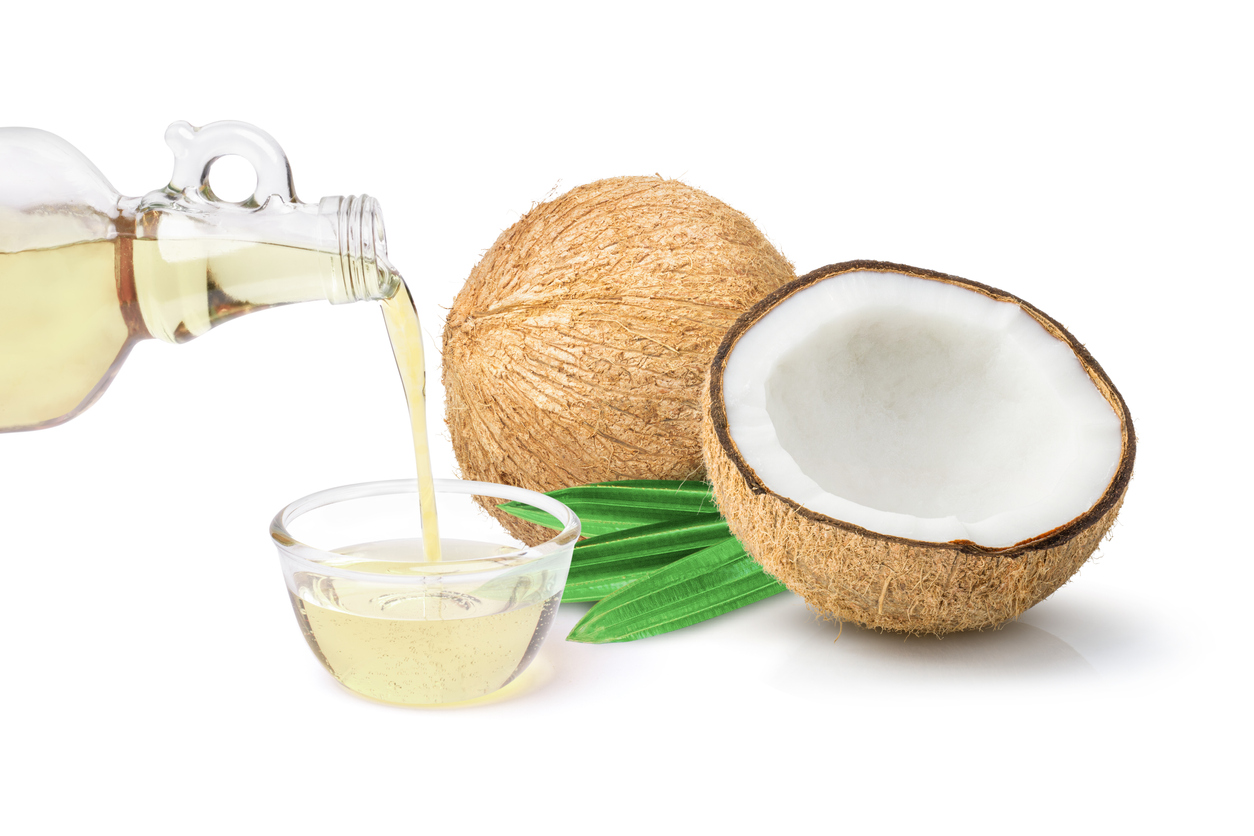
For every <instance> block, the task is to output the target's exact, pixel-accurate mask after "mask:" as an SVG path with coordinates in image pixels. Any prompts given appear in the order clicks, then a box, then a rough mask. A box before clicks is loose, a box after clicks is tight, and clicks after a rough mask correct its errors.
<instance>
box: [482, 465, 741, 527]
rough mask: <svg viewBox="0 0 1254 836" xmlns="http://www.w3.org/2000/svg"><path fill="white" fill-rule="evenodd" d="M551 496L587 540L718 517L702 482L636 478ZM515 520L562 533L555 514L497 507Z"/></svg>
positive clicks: (516, 505) (517, 506)
mask: <svg viewBox="0 0 1254 836" xmlns="http://www.w3.org/2000/svg"><path fill="white" fill-rule="evenodd" d="M548 496H551V497H553V498H554V499H556V500H558V501H559V502H562V503H564V504H565V505H567V506H568V507H569V508H570V509H571V510H572V511H574V512H575V513H576V514H577V515H578V516H579V521H580V523H581V524H582V533H583V536H585V537H589V538H591V537H599V536H601V535H603V534H610V533H612V532H615V531H624V530H626V529H629V528H634V527H636V526H640V525H650V524H652V523H660V522H668V521H673V520H678V519H683V518H684V517H686V516H688V515H690V514H701V513H707V514H708V513H711V512H717V511H718V508H717V507H716V506H715V504H714V497H713V494H712V493H711V491H710V486H709V485H707V484H706V483H704V482H672V481H664V480H656V479H645V480H641V479H637V480H628V481H622V482H600V483H597V484H594V485H580V486H579V487H574V488H562V489H561V490H556V491H549V493H548ZM497 507H498V508H500V509H501V510H503V511H506V512H507V513H510V514H513V515H514V516H515V517H518V518H520V519H524V520H527V521H528V522H533V523H536V524H538V525H543V526H546V527H548V528H561V526H560V525H558V522H557V519H556V518H554V517H553V516H552V515H550V514H548V513H546V512H544V511H541V510H540V509H539V508H535V507H532V506H530V505H527V504H525V503H521V502H504V503H502V504H500V505H498V506H497Z"/></svg>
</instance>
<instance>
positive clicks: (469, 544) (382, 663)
mask: <svg viewBox="0 0 1254 836" xmlns="http://www.w3.org/2000/svg"><path fill="white" fill-rule="evenodd" d="M435 491H436V508H437V513H438V515H439V527H440V544H441V551H442V554H441V559H440V560H438V561H427V560H426V558H425V556H424V554H423V548H422V524H421V514H420V513H419V510H418V496H417V485H416V483H415V482H414V481H413V480H403V479H402V480H396V481H390V482H369V483H365V484H359V485H346V486H344V487H340V488H331V489H330V490H325V491H320V492H318V493H315V494H310V495H309V496H306V497H304V498H302V499H298V500H296V501H295V502H293V503H291V504H290V505H288V506H287V507H286V508H284V509H283V510H282V511H280V512H279V513H278V514H277V515H276V516H275V518H274V521H273V522H272V523H271V524H270V536H271V538H272V539H273V540H274V543H275V546H276V547H277V548H278V550H279V561H280V564H281V565H282V569H283V579H284V581H285V582H286V583H287V591H288V594H289V595H290V596H291V600H292V607H293V609H294V610H295V612H296V619H297V621H298V623H299V624H300V628H301V631H302V632H303V633H304V635H305V640H306V641H308V642H309V647H310V648H311V649H312V650H313V652H314V655H315V656H316V657H317V658H318V661H320V662H321V663H322V664H323V665H324V666H325V667H326V669H327V670H328V671H330V673H331V675H332V676H334V677H335V678H336V679H338V680H339V681H340V682H341V683H342V684H343V685H345V686H346V687H347V688H349V689H350V690H352V691H355V692H356V693H358V694H362V695H364V696H367V697H371V698H373V699H376V700H381V701H383V702H389V703H399V704H403V705H435V704H440V703H450V702H461V701H464V700H471V699H475V698H477V697H482V696H484V695H486V694H490V693H492V692H493V691H496V690H497V689H499V688H502V687H503V686H505V685H507V684H508V683H510V682H512V681H513V680H514V679H515V678H516V677H517V676H518V675H519V674H521V673H522V672H523V671H524V670H526V668H527V666H528V665H529V664H530V663H531V661H532V660H533V659H534V658H535V655H536V653H537V651H538V650H539V649H540V645H541V644H542V643H543V641H544V638H545V636H546V635H547V634H548V632H549V628H550V627H551V626H552V623H553V616H554V614H555V613H556V610H557V606H558V603H559V602H560V601H561V598H562V588H563V587H564V586H565V584H566V574H567V572H568V571H569V570H570V559H571V552H572V550H573V549H574V546H575V541H577V540H578V539H579V518H578V517H577V516H575V514H574V512H573V511H571V510H570V509H569V508H567V507H566V506H565V505H563V504H562V503H560V502H558V501H557V500H555V499H552V498H550V497H547V496H545V495H543V494H539V493H535V492H533V491H528V490H523V489H521V488H514V487H508V486H506V485H494V484H490V483H487V482H467V481H459V480H454V479H437V480H435ZM476 496H486V497H493V498H497V499H504V500H512V501H515V502H520V503H524V504H526V505H531V506H534V507H535V508H538V509H540V510H542V511H547V512H548V513H549V514H551V515H552V516H553V517H555V518H556V519H555V524H556V525H557V526H559V527H560V531H559V532H558V533H557V534H555V535H554V536H553V537H552V539H550V540H548V541H546V542H544V543H541V544H539V545H537V546H525V545H522V544H520V543H518V542H517V541H515V540H512V538H510V536H509V535H508V534H506V533H505V532H504V530H502V529H501V528H500V526H499V525H497V523H496V522H495V521H493V520H492V519H491V518H490V517H488V516H487V514H486V513H484V512H483V510H482V509H481V508H480V507H479V506H478V505H477V504H476V503H475V502H474V501H473V499H474V497H476Z"/></svg>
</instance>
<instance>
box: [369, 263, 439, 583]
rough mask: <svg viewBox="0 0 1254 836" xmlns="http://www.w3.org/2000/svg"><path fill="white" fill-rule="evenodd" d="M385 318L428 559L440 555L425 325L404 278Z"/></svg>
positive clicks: (385, 308)
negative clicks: (405, 410)
mask: <svg viewBox="0 0 1254 836" xmlns="http://www.w3.org/2000/svg"><path fill="white" fill-rule="evenodd" d="M383 321H384V323H385V324H386V326H387V331H388V339H389V340H391V342H392V354H393V356H394V357H395V358H396V370H397V371H398V372H400V375H401V385H402V386H403V387H404V389H405V400H406V403H407V404H408V405H409V421H410V427H411V431H412V435H413V441H414V463H415V467H416V468H417V472H418V505H419V509H420V511H421V514H422V542H423V551H424V553H425V555H426V558H427V560H439V559H440V528H439V521H438V520H437V518H436V512H435V482H434V479H433V478H432V475H431V448H430V446H429V445H428V443H427V374H426V368H425V366H424V359H423V350H422V328H421V327H420V325H419V323H418V312H417V310H416V309H415V308H414V300H413V298H412V297H411V296H410V295H409V288H408V287H406V285H405V282H404V281H403V280H402V281H401V282H400V285H399V287H398V288H397V291H396V293H395V294H394V295H393V296H392V297H391V298H389V299H385V300H384V302H383Z"/></svg>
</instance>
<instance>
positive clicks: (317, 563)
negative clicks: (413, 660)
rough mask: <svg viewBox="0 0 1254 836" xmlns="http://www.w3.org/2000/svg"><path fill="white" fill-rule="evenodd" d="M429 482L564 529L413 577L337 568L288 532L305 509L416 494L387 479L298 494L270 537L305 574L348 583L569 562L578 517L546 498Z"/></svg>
mask: <svg viewBox="0 0 1254 836" xmlns="http://www.w3.org/2000/svg"><path fill="white" fill-rule="evenodd" d="M434 483H435V492H436V493H437V494H440V493H452V494H463V495H470V496H489V497H494V498H497V499H507V500H511V501H514V502H522V503H525V504H527V505H531V506H533V507H536V508H539V509H540V510H542V511H547V512H548V513H550V514H552V515H553V516H554V517H556V518H557V520H558V521H559V522H561V523H562V525H563V527H562V530H561V531H560V532H558V533H557V534H555V535H553V537H551V538H549V539H548V540H546V541H544V542H543V543H540V544H539V545H535V546H523V547H520V548H517V549H514V550H512V551H510V552H507V553H505V554H501V555H494V556H492V557H488V558H472V559H469V560H450V561H441V562H435V563H431V564H430V567H431V568H430V569H429V570H427V571H424V572H421V573H415V574H413V575H382V574H378V573H376V572H358V571H354V570H351V569H346V568H344V567H342V566H336V565H335V563H336V562H338V561H342V560H343V559H344V555H342V554H338V553H336V552H330V551H326V550H325V549H319V548H316V547H314V546H310V545H308V544H307V543H302V542H301V541H299V540H297V539H296V538H295V537H293V536H292V535H291V533H290V532H289V531H288V525H289V524H290V523H291V522H292V521H294V520H296V519H297V518H298V517H301V516H303V515H304V514H306V513H309V512H310V511H315V510H317V509H319V508H323V507H326V506H327V505H334V504H336V503H340V502H348V501H352V500H357V499H368V498H370V497H374V496H393V495H396V494H404V493H412V494H416V493H418V482H417V480H415V479H390V480H384V481H377V482H358V483H356V484H352V485H341V486H339V487H336V488H327V489H325V490H321V491H317V492H315V493H311V494H309V495H307V496H302V497H301V498H300V499H297V500H294V501H292V502H290V503H288V504H287V505H285V506H284V507H283V508H282V509H281V510H280V511H279V512H278V513H277V514H275V515H274V519H272V520H271V521H270V538H271V540H273V541H274V544H275V546H276V547H277V548H278V550H279V554H280V556H281V557H282V558H283V559H284V560H287V561H291V562H292V563H294V564H296V565H297V566H300V567H302V568H304V569H306V570H310V571H314V572H317V573H319V574H322V575H326V576H329V577H337V578H344V579H347V580H355V581H367V582H371V583H376V584H405V585H408V584H423V583H428V582H430V580H431V579H432V578H447V577H449V576H464V575H470V574H475V575H476V576H481V573H488V572H494V571H504V570H510V569H515V568H517V567H519V566H530V565H532V564H534V563H537V562H539V561H542V560H544V559H546V558H549V557H552V556H553V555H560V554H561V553H562V552H565V554H566V559H567V560H569V558H570V554H571V552H572V551H573V549H574V544H575V542H576V541H577V540H578V539H579V531H580V522H579V517H578V516H577V515H576V514H575V512H574V511H572V510H571V509H570V508H568V507H567V506H566V505H564V504H562V503H561V502H559V501H558V500H556V499H554V498H553V497H551V496H545V495H544V494H542V493H537V492H536V491H530V490H527V489H526V488H516V487H512V486H510V485H498V484H494V483H492V482H475V481H470V480H463V479H435V480H434ZM485 579H486V578H485Z"/></svg>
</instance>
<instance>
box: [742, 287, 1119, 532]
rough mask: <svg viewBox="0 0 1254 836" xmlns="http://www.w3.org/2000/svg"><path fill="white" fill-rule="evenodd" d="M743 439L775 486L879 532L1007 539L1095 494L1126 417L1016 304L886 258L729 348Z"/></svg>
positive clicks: (1039, 527) (790, 307)
mask: <svg viewBox="0 0 1254 836" xmlns="http://www.w3.org/2000/svg"><path fill="white" fill-rule="evenodd" d="M723 397H724V402H725V404H726V409H727V424H728V430H729V432H730V435H731V438H732V441H733V442H735V444H736V447H737V448H738V449H739V452H740V455H741V457H742V458H743V459H744V461H745V463H746V464H748V465H749V466H750V467H751V468H752V469H753V470H754V471H755V472H756V473H757V475H758V477H759V478H760V479H761V480H762V482H763V484H764V485H765V486H766V487H767V488H769V489H770V490H772V491H774V492H775V493H776V494H779V495H781V496H784V497H787V498H789V499H791V500H793V501H795V502H797V503H798V504H800V505H802V506H803V507H805V508H807V509H810V510H812V511H816V512H818V513H820V514H824V515H826V516H829V517H832V518H834V519H837V520H841V521H844V522H847V523H852V524H854V525H857V526H861V527H862V528H865V529H868V530H870V531H874V532H878V533H881V534H887V535H892V536H897V537H904V538H908V539H912V540H922V541H928V542H950V541H954V540H968V541H971V542H974V543H976V544H978V545H980V546H984V547H988V548H1002V547H1008V546H1012V545H1014V544H1016V543H1019V542H1022V541H1025V540H1030V539H1032V538H1035V537H1038V536H1040V535H1042V534H1044V533H1046V532H1049V531H1052V530H1053V529H1055V528H1058V527H1059V526H1062V525H1065V524H1066V523H1068V522H1069V521H1071V520H1072V519H1074V518H1076V517H1077V516H1079V515H1081V514H1083V513H1084V512H1085V511H1087V510H1089V508H1091V507H1092V506H1093V505H1094V504H1095V503H1096V502H1097V500H1098V499H1099V497H1101V495H1102V493H1103V492H1104V491H1105V489H1106V487H1107V486H1108V485H1109V484H1110V481H1111V478H1112V477H1113V476H1114V474H1115V469H1116V467H1117V466H1118V464H1119V457H1120V452H1121V449H1122V434H1121V429H1120V424H1119V418H1118V416H1117V415H1116V414H1115V412H1114V410H1113V409H1112V408H1111V406H1110V405H1109V404H1108V403H1107V402H1106V400H1105V399H1104V398H1103V397H1102V395H1101V394H1100V393H1099V392H1098V391H1097V388H1096V387H1095V386H1094V385H1093V382H1092V381H1091V380H1090V378H1089V376H1088V373H1087V372H1086V371H1085V370H1084V368H1083V366H1081V364H1080V362H1079V360H1078V359H1077V358H1076V356H1075V354H1074V353H1073V352H1072V350H1071V349H1070V348H1069V347H1068V346H1067V344H1066V343H1064V342H1062V341H1060V340H1058V339H1056V338H1055V337H1054V336H1052V335H1051V334H1050V333H1049V332H1048V331H1046V330H1045V328H1044V327H1042V326H1041V324H1040V323H1038V322H1037V321H1036V320H1035V319H1033V318H1032V317H1031V316H1030V315H1029V314H1027V313H1025V312H1024V311H1023V310H1022V309H1020V308H1019V306H1018V305H1015V304H1012V303H1009V302H1001V301H997V300H995V299H991V298H989V297H988V296H985V295H984V294H982V293H978V292H976V291H973V290H968V289H966V288H962V287H958V286H955V285H951V284H947V283H945V282H940V281H932V280H928V279H921V278H916V277H913V276H906V275H901V274H896V273H884V272H879V271H855V272H850V273H844V274H840V275H836V276H833V277H831V278H829V279H826V280H823V281H820V282H818V283H816V284H814V285H812V286H810V287H808V288H806V289H804V290H801V291H798V292H797V293H795V294H793V295H792V296H791V297H789V298H788V299H786V300H785V301H783V302H781V303H780V304H778V305H777V306H776V307H775V308H773V309H772V310H771V311H770V312H768V313H767V314H765V315H764V316H763V317H762V318H761V319H759V320H758V321H757V322H756V323H754V324H753V326H752V327H750V328H749V329H748V330H747V331H746V332H745V333H744V334H743V335H742V336H741V337H740V339H739V340H738V341H737V343H736V344H735V346H734V347H733V348H732V350H731V353H730V355H729V356H728V360H727V365H726V369H725V372H724V377H723Z"/></svg>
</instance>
